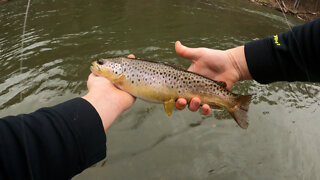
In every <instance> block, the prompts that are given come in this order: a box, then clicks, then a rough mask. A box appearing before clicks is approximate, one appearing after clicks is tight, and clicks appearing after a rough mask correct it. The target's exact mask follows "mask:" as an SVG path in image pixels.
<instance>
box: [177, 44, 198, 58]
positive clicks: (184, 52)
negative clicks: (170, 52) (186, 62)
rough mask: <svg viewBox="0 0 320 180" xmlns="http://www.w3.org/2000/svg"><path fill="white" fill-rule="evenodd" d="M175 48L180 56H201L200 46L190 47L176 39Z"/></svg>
mask: <svg viewBox="0 0 320 180" xmlns="http://www.w3.org/2000/svg"><path fill="white" fill-rule="evenodd" d="M175 49H176V52H177V54H178V55H179V56H181V57H182V58H185V59H190V60H195V59H198V58H199V56H200V55H199V53H198V48H189V47H186V46H184V45H182V44H181V42H180V41H176V43H175Z"/></svg>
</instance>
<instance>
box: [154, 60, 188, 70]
mask: <svg viewBox="0 0 320 180" xmlns="http://www.w3.org/2000/svg"><path fill="white" fill-rule="evenodd" d="M157 63H160V64H164V65H166V66H170V67H173V68H175V69H177V70H182V71H186V70H185V68H184V67H183V66H182V65H180V64H175V63H172V62H167V61H157Z"/></svg>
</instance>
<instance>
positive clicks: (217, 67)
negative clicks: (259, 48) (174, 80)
mask: <svg viewBox="0 0 320 180" xmlns="http://www.w3.org/2000/svg"><path fill="white" fill-rule="evenodd" d="M175 49H176V52H177V54H178V55H180V56H181V57H183V58H185V59H189V60H191V61H192V64H191V66H190V67H189V69H188V70H189V71H192V72H195V73H198V74H201V75H203V76H206V77H208V78H210V79H213V80H216V81H224V82H225V83H226V84H227V89H229V90H230V89H231V88H232V86H233V85H234V83H236V82H237V81H240V80H247V79H252V77H251V75H250V73H249V70H248V67H247V63H246V59H245V54H244V46H239V47H237V48H233V49H229V50H226V51H222V50H215V49H209V48H189V47H186V46H184V45H182V44H181V42H180V41H177V42H176V43H175ZM200 104H201V101H200V99H199V98H193V99H192V100H191V102H190V103H189V109H190V110H191V111H196V110H197V109H198V108H199V106H200ZM186 105H187V101H186V100H185V99H183V98H179V99H178V100H177V103H176V108H177V109H179V110H182V109H184V108H185V107H186ZM210 110H211V109H210V107H209V106H208V105H203V106H202V108H201V113H202V114H204V115H208V114H210Z"/></svg>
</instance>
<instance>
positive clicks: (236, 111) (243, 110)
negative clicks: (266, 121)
mask: <svg viewBox="0 0 320 180" xmlns="http://www.w3.org/2000/svg"><path fill="white" fill-rule="evenodd" d="M237 101H238V104H236V105H235V106H234V107H232V108H227V110H228V111H229V113H230V114H231V116H232V117H233V118H234V119H235V121H236V122H237V124H238V125H239V126H240V127H241V128H242V129H247V128H248V126H249V123H248V115H247V113H248V109H249V104H250V101H251V95H247V96H239V97H238V99H237Z"/></svg>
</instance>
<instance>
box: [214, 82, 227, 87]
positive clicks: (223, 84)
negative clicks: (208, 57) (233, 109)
mask: <svg viewBox="0 0 320 180" xmlns="http://www.w3.org/2000/svg"><path fill="white" fill-rule="evenodd" d="M214 82H215V83H216V84H218V85H219V86H221V87H223V88H226V87H227V84H226V82H224V81H214Z"/></svg>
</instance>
